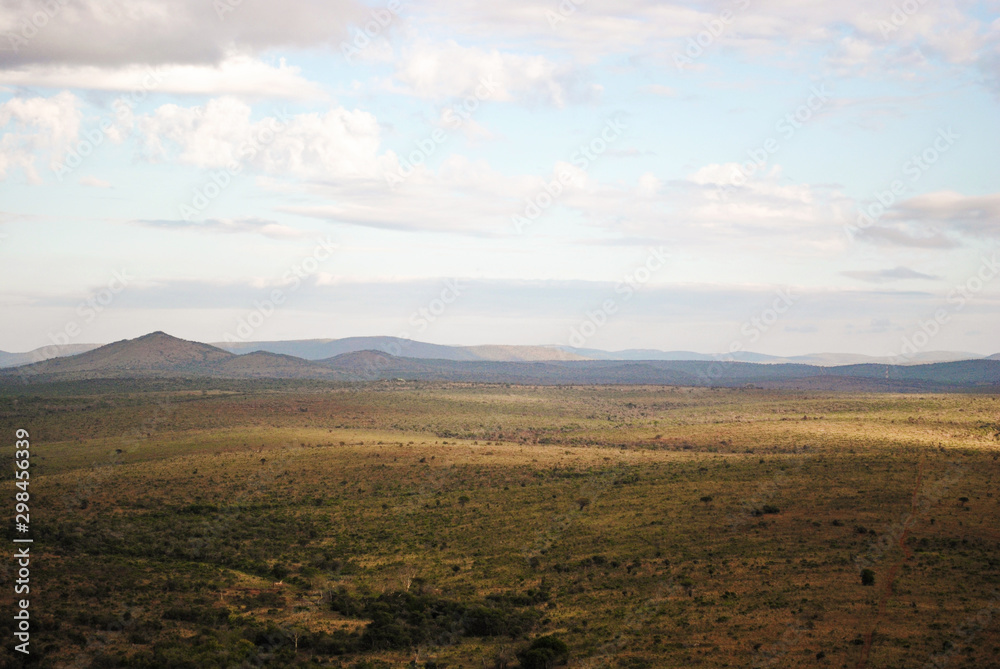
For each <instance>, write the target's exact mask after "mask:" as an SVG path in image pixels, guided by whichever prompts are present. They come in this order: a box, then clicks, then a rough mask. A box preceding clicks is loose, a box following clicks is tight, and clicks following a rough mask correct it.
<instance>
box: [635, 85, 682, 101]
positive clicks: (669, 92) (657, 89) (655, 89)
mask: <svg viewBox="0 0 1000 669" xmlns="http://www.w3.org/2000/svg"><path fill="white" fill-rule="evenodd" d="M639 90H640V91H642V92H643V93H649V94H650V95H658V96H660V97H664V98H672V97H675V96H676V95H677V91H676V90H674V89H673V88H671V87H670V86H664V85H663V84H650V85H649V86H643V87H642V88H640V89H639Z"/></svg>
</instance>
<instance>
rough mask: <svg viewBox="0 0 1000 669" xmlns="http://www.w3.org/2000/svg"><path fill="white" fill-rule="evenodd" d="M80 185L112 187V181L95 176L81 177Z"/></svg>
mask: <svg viewBox="0 0 1000 669" xmlns="http://www.w3.org/2000/svg"><path fill="white" fill-rule="evenodd" d="M80 185H81V186H87V187H89V188H112V186H111V183H110V182H108V181H105V180H104V179H98V178H97V177H94V176H89V175H88V176H85V177H80Z"/></svg>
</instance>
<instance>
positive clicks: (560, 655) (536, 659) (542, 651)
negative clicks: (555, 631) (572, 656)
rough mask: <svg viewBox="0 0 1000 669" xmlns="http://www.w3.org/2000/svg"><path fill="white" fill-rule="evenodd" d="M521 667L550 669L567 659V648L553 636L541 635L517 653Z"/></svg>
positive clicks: (523, 668)
mask: <svg viewBox="0 0 1000 669" xmlns="http://www.w3.org/2000/svg"><path fill="white" fill-rule="evenodd" d="M517 659H518V660H519V661H520V662H521V668H522V669H551V668H552V667H555V666H557V665H560V664H566V661H567V660H569V648H567V647H566V644H565V643H564V642H563V641H562V640H561V639H558V638H556V637H554V636H541V637H538V638H537V639H535V640H534V641H532V642H531V645H530V646H528V647H527V648H525V649H524V650H522V651H520V652H519V653H518V654H517Z"/></svg>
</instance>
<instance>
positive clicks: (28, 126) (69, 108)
mask: <svg viewBox="0 0 1000 669" xmlns="http://www.w3.org/2000/svg"><path fill="white" fill-rule="evenodd" d="M81 118H82V112H81V111H80V109H79V100H78V99H77V98H76V96H75V95H73V94H72V93H69V92H65V91H64V92H62V93H59V94H58V95H54V96H52V97H49V98H42V97H37V98H13V99H11V100H8V101H7V102H4V103H3V104H0V129H2V130H3V131H4V134H3V135H2V136H0V180H3V179H5V178H6V177H7V176H8V174H9V172H10V170H11V169H13V168H16V167H20V168H21V169H23V170H24V173H25V175H26V177H27V179H28V181H29V182H31V183H40V182H41V177H40V176H39V175H38V171H37V169H36V165H35V161H36V159H38V158H40V157H43V156H48V158H49V165H50V166H53V165H55V164H56V163H58V162H59V160H60V159H61V158H62V156H63V154H64V153H65V152H66V150H67V149H69V148H70V146H72V144H73V143H74V142H75V141H76V139H77V137H78V135H79V131H80V121H81Z"/></svg>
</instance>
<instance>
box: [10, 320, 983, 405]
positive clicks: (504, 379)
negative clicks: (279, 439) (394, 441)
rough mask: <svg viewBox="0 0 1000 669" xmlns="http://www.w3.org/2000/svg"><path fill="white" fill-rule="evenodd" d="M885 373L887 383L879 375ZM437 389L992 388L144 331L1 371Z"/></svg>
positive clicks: (876, 369)
mask: <svg viewBox="0 0 1000 669" xmlns="http://www.w3.org/2000/svg"><path fill="white" fill-rule="evenodd" d="M887 373H888V377H887V376H886V374H887ZM178 377H184V378H218V379H315V380H330V381H332V380H341V381H375V380H385V379H405V380H437V381H458V382H479V383H515V384H516V383H523V384H539V385H552V384H662V385H679V386H729V387H738V386H745V385H755V386H761V387H768V388H801V389H814V390H824V389H826V390H869V391H893V392H900V391H935V390H938V391H956V390H970V389H1000V360H985V359H981V360H965V361H960V362H943V363H934V364H927V365H906V366H891V365H884V364H860V365H844V366H839V367H819V366H814V365H806V364H788V363H782V364H759V363H750V362H715V361H705V360H634V361H633V360H569V361H566V360H548V361H539V362H516V361H515V362H508V361H495V360H471V361H466V360H441V359H421V358H412V357H396V356H393V355H390V354H388V353H385V352H383V351H378V350H366V351H357V352H352V353H345V354H341V355H337V356H334V357H330V358H326V359H324V360H319V361H308V360H303V359H301V358H297V357H294V356H289V355H281V354H276V353H268V352H260V351H258V352H254V353H247V354H244V355H235V354H233V353H230V352H228V351H223V350H222V349H219V348H216V347H215V346H210V345H208V344H201V343H198V342H192V341H186V340H183V339H178V338H176V337H171V336H170V335H167V334H165V333H163V332H154V333H152V334H148V335H146V336H144V337H139V338H137V339H131V340H123V341H119V342H115V343H113V344H108V345H107V346H102V347H100V348H98V349H95V350H92V351H87V352H85V353H81V354H79V355H74V356H69V357H65V358H55V359H52V360H46V361H44V362H39V363H35V364H33V365H27V366H25V367H20V368H17V369H16V370H9V371H8V372H7V373H6V374H4V375H0V379H5V380H6V381H8V382H9V381H10V380H12V379H18V380H19V381H28V382H30V381H38V382H46V381H77V380H85V379H101V378H104V379H123V378H178Z"/></svg>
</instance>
